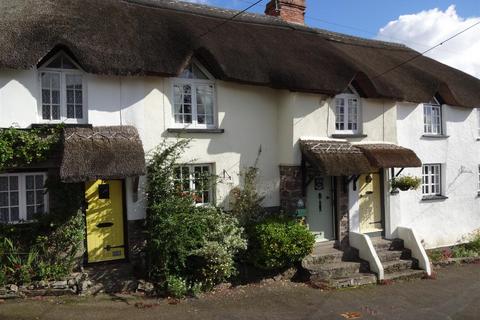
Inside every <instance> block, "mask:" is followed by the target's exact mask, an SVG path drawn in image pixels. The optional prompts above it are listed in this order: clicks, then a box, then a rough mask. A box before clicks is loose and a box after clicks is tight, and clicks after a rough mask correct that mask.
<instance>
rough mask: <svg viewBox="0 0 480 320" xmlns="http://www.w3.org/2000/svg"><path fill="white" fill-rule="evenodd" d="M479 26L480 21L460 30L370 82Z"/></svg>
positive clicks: (378, 75)
mask: <svg viewBox="0 0 480 320" xmlns="http://www.w3.org/2000/svg"><path fill="white" fill-rule="evenodd" d="M479 24H480V21H478V22H476V23H474V24H472V25H471V26H470V27H468V28H465V29H463V30H461V31H459V32H457V33H455V34H454V35H453V36H451V37H449V38H447V39H445V40H443V41H442V42H440V43H438V44H436V45H434V46H433V47H431V48H429V49H427V50H425V51H422V52H420V53H418V54H416V55H414V56H413V57H411V58H410V59H407V60H405V61H403V62H401V63H399V64H397V65H396V66H394V67H392V68H390V69H388V70H385V71H384V72H382V73H380V74H377V75H376V76H375V77H373V78H372V80H374V79H377V78H380V77H382V76H384V75H386V74H387V73H390V72H392V71H393V70H396V69H398V68H400V67H401V66H403V65H406V64H407V63H409V62H412V61H413V60H415V59H417V58H419V57H421V56H423V55H424V54H426V53H428V52H430V51H432V50H433V49H435V48H438V47H440V46H441V45H443V44H444V43H446V42H448V41H450V40H452V39H453V38H456V37H458V36H459V35H461V34H462V33H464V32H466V31H468V30H470V29H472V28H474V27H476V26H478V25H479Z"/></svg>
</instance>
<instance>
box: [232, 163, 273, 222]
mask: <svg viewBox="0 0 480 320" xmlns="http://www.w3.org/2000/svg"><path fill="white" fill-rule="evenodd" d="M240 175H241V178H243V186H242V187H236V188H234V189H232V191H231V192H230V209H231V212H232V214H233V215H234V216H235V217H237V219H238V221H239V222H240V224H241V225H242V226H248V225H250V224H252V223H254V222H256V221H258V220H260V219H261V218H262V217H263V216H264V214H265V209H264V208H263V207H262V202H263V199H264V198H265V197H264V196H261V195H260V194H259V193H258V191H257V175H258V168H256V167H248V168H246V169H245V171H243V172H242V173H241V174H240Z"/></svg>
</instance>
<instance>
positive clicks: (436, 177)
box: [422, 163, 442, 196]
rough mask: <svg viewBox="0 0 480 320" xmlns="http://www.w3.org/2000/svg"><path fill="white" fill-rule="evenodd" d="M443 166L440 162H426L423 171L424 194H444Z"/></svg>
mask: <svg viewBox="0 0 480 320" xmlns="http://www.w3.org/2000/svg"><path fill="white" fill-rule="evenodd" d="M441 183H442V167H441V165H440V164H438V163H437V164H424V165H423V172H422V194H423V195H425V196H436V195H437V196H438V195H441V194H442V189H441Z"/></svg>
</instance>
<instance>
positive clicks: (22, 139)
mask: <svg viewBox="0 0 480 320" xmlns="http://www.w3.org/2000/svg"><path fill="white" fill-rule="evenodd" d="M62 128H63V126H61V125H59V126H56V127H42V128H34V129H28V130H24V129H17V128H13V127H11V128H6V129H0V172H1V171H3V170H5V169H7V168H18V167H22V166H25V165H29V164H32V163H35V162H40V161H44V160H45V159H47V157H48V155H49V154H50V152H51V150H52V149H53V148H54V146H55V145H57V144H58V142H59V141H60V133H61V130H62Z"/></svg>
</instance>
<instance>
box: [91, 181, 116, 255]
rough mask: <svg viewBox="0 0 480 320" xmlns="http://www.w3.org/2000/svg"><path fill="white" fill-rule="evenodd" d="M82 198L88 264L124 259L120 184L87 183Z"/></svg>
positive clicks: (105, 182)
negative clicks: (84, 201)
mask: <svg viewBox="0 0 480 320" xmlns="http://www.w3.org/2000/svg"><path fill="white" fill-rule="evenodd" d="M85 198H86V200H87V204H88V206H87V210H86V216H87V219H86V220H87V256H88V263H92V262H100V261H110V260H119V259H125V239H124V232H123V231H124V221H123V191H122V181H120V180H97V181H92V182H87V183H86V185H85Z"/></svg>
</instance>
